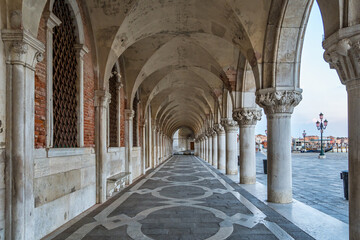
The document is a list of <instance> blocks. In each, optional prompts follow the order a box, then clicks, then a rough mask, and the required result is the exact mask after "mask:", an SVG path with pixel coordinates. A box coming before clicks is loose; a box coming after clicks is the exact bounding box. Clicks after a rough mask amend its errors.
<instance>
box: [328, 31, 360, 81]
mask: <svg viewBox="0 0 360 240" xmlns="http://www.w3.org/2000/svg"><path fill="white" fill-rule="evenodd" d="M323 48H324V49H325V53H324V59H325V61H326V62H328V63H329V65H330V68H331V69H335V70H336V71H337V73H338V75H339V77H340V81H341V83H342V84H344V85H346V86H347V88H356V87H360V83H359V82H360V81H359V80H360V25H355V26H351V27H347V28H342V29H340V30H339V31H337V32H336V33H334V34H333V35H331V36H329V37H328V38H327V39H325V40H324V41H323Z"/></svg>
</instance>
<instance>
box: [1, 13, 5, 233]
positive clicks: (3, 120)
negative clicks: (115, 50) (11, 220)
mask: <svg viewBox="0 0 360 240" xmlns="http://www.w3.org/2000/svg"><path fill="white" fill-rule="evenodd" d="M0 14H1V13H0ZM0 26H1V27H3V24H2V20H1V18H0ZM0 121H1V125H0V239H4V229H5V215H4V213H5V172H4V170H5V123H6V64H5V52H4V44H3V41H0Z"/></svg>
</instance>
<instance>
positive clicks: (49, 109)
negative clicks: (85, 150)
mask: <svg viewBox="0 0 360 240" xmlns="http://www.w3.org/2000/svg"><path fill="white" fill-rule="evenodd" d="M54 1H55V0H50V1H49V9H48V11H47V12H46V13H45V18H46V47H45V48H46V61H47V63H46V148H47V149H52V150H55V149H61V148H53V141H54V138H53V122H54V120H53V114H54V112H53V29H54V27H56V26H59V25H60V24H61V21H60V19H59V18H58V17H56V15H55V14H54V13H53V12H52V8H53V5H54ZM65 1H66V3H68V4H69V7H70V11H71V13H72V15H73V19H74V25H75V28H76V29H75V34H76V36H77V44H76V45H75V49H76V57H77V80H76V88H77V100H78V106H77V116H78V122H77V129H78V133H77V145H78V147H77V148H82V147H84V56H85V54H87V53H88V52H89V50H88V48H87V47H86V46H85V33H84V26H83V23H82V19H81V13H80V9H79V6H78V4H77V2H76V0H65ZM67 149H73V148H67Z"/></svg>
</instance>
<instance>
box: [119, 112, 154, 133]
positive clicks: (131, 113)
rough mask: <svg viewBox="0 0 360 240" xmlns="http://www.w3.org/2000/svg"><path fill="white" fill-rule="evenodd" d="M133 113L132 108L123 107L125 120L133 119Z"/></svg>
mask: <svg viewBox="0 0 360 240" xmlns="http://www.w3.org/2000/svg"><path fill="white" fill-rule="evenodd" d="M134 115H135V112H134V110H130V109H125V120H126V121H131V120H132V119H133V117H134ZM156 130H157V129H156Z"/></svg>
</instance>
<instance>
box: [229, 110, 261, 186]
mask: <svg viewBox="0 0 360 240" xmlns="http://www.w3.org/2000/svg"><path fill="white" fill-rule="evenodd" d="M233 118H234V120H235V121H237V122H238V124H239V128H240V134H239V141H240V146H239V147H240V149H239V150H240V151H239V153H240V183H241V184H254V183H255V182H256V156H255V125H256V122H257V121H259V120H261V110H260V109H256V108H241V109H236V110H235V111H234V113H233Z"/></svg>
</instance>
